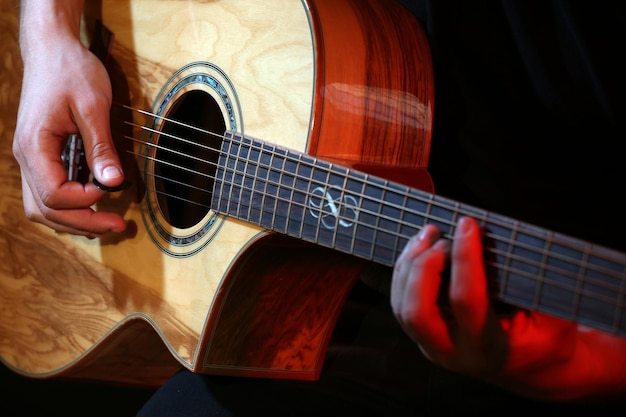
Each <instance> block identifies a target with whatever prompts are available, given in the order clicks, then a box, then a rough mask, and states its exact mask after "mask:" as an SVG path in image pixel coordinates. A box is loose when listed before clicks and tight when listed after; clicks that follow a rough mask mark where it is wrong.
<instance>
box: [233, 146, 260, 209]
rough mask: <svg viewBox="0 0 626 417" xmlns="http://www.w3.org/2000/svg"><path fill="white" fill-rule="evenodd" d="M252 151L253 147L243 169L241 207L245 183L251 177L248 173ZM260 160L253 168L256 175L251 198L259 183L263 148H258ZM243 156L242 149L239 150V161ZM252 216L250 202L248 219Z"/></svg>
mask: <svg viewBox="0 0 626 417" xmlns="http://www.w3.org/2000/svg"><path fill="white" fill-rule="evenodd" d="M252 151H253V149H248V157H247V158H246V160H245V161H244V169H243V178H242V179H241V191H240V192H239V208H240V209H241V206H242V205H243V204H242V203H243V201H244V191H245V184H246V182H247V181H246V180H247V179H248V177H250V175H249V174H248V168H249V167H250V160H251V159H252ZM258 151H259V153H258V155H259V156H258V160H257V162H258V163H257V164H256V165H255V166H254V167H253V169H254V170H255V175H252V185H251V186H250V199H251V200H252V195H253V194H254V193H255V189H256V185H257V178H258V177H259V168H260V166H261V149H259V150H258ZM240 156H241V150H240V151H239V154H238V155H237V161H238V162H239V159H240V158H239V157H240ZM235 166H237V164H235ZM251 217H252V204H250V205H249V206H248V217H247V218H248V219H250V218H251Z"/></svg>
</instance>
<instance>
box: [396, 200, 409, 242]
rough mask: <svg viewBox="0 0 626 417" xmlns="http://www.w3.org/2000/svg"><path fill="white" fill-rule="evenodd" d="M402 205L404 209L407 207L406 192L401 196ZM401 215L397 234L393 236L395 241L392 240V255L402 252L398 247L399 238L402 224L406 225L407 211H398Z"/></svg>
mask: <svg viewBox="0 0 626 417" xmlns="http://www.w3.org/2000/svg"><path fill="white" fill-rule="evenodd" d="M402 205H403V207H404V208H406V207H408V205H409V192H408V190H407V191H406V192H405V193H403V195H402ZM400 213H401V216H402V217H401V223H398V229H397V233H396V235H395V239H394V241H395V242H394V244H393V253H400V252H401V251H402V249H403V248H401V247H400V238H399V237H400V236H401V235H402V234H401V230H402V223H404V224H408V222H407V221H406V214H407V210H406V209H401V211H400ZM403 245H404V246H406V242H403Z"/></svg>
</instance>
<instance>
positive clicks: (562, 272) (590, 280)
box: [487, 248, 624, 291]
mask: <svg viewBox="0 0 626 417" xmlns="http://www.w3.org/2000/svg"><path fill="white" fill-rule="evenodd" d="M487 249H488V250H489V251H490V252H491V253H493V254H495V255H501V256H502V257H505V258H507V257H508V258H510V259H511V260H517V261H524V262H525V264H527V265H532V266H537V265H539V263H536V262H535V263H533V262H530V261H528V260H527V259H525V258H522V257H519V256H517V255H515V254H512V253H509V252H506V251H501V250H498V249H496V248H487ZM524 262H521V263H524ZM497 265H498V266H499V268H502V269H503V270H504V269H505V268H504V265H501V264H497ZM516 271H519V269H516ZM545 271H548V272H553V273H555V274H558V275H560V276H563V277H565V278H572V279H576V277H577V276H576V275H573V274H572V273H570V272H569V271H567V270H563V269H557V268H554V267H551V266H549V265H546V268H545ZM546 275H547V274H546V273H545V272H544V273H543V274H541V276H539V275H538V273H533V274H532V275H527V277H529V278H533V279H534V280H537V279H547V278H545V276H546ZM541 277H544V278H541ZM613 277H614V278H616V279H621V280H622V281H623V280H624V277H623V276H622V277H619V276H613ZM586 279H587V283H588V284H594V285H596V286H597V287H600V288H603V289H606V290H609V291H615V290H616V289H615V288H614V287H613V286H612V285H610V284H607V283H606V282H604V281H599V280H597V279H595V278H593V277H586Z"/></svg>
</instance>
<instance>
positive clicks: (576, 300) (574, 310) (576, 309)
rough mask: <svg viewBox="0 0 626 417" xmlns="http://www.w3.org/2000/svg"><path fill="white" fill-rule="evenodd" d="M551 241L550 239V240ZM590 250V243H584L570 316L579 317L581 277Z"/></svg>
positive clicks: (581, 290)
mask: <svg viewBox="0 0 626 417" xmlns="http://www.w3.org/2000/svg"><path fill="white" fill-rule="evenodd" d="M550 242H552V240H550ZM590 251H591V247H590V245H585V250H584V251H583V259H581V261H580V267H579V268H578V274H577V278H576V289H575V291H574V294H575V297H574V302H573V303H572V317H579V315H580V302H581V299H582V296H583V294H584V287H583V278H584V277H585V273H586V272H585V271H586V269H587V262H588V260H589V253H590Z"/></svg>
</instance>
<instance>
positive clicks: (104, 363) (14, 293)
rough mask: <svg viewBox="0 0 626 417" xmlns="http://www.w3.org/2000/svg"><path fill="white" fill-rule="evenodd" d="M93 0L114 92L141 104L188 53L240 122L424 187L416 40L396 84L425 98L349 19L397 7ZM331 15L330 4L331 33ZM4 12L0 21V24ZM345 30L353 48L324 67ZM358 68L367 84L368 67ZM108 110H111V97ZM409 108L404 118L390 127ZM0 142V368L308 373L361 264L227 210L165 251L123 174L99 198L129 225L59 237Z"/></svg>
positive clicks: (426, 136)
mask: <svg viewBox="0 0 626 417" xmlns="http://www.w3.org/2000/svg"><path fill="white" fill-rule="evenodd" d="M97 3H98V2H90V3H89V5H88V7H90V8H91V10H87V16H89V19H87V20H86V22H87V28H86V30H85V34H89V33H90V31H89V24H90V22H92V21H93V20H94V19H96V18H100V19H102V21H103V22H104V24H105V25H107V26H108V27H109V28H110V29H111V30H112V32H113V33H114V34H115V37H116V41H115V44H114V48H113V50H112V63H111V69H112V81H113V84H114V86H117V88H116V89H115V94H116V97H115V99H116V101H118V102H122V103H127V104H129V105H130V106H131V107H134V108H139V109H153V110H154V106H155V103H156V102H158V97H159V96H160V95H161V94H162V90H163V88H164V87H163V86H164V84H165V83H166V81H167V80H168V79H170V77H171V75H172V74H174V73H176V72H177V71H179V70H180V68H181V67H183V66H184V65H187V64H188V63H191V62H211V63H212V64H214V65H215V67H216V68H219V69H220V70H223V72H224V73H225V74H227V75H228V79H229V80H231V81H232V85H233V86H234V89H235V90H236V99H237V104H238V106H239V108H240V116H239V117H240V119H237V120H236V121H237V124H238V127H241V128H242V129H243V130H245V132H246V133H248V134H251V135H254V136H258V137H264V138H267V139H268V140H271V141H273V142H276V143H279V144H281V145H283V146H288V147H292V148H295V149H300V150H307V151H308V152H309V153H311V154H313V155H319V156H320V157H324V158H327V159H333V160H337V161H341V162H342V163H344V164H348V165H350V166H355V167H359V168H360V169H363V170H368V168H369V169H370V170H371V171H382V170H385V168H389V167H390V166H397V169H395V170H394V169H388V172H389V175H391V176H393V175H399V176H403V177H404V178H408V177H416V178H419V179H421V180H420V181H419V184H411V185H418V186H420V188H428V187H429V186H431V185H430V182H429V181H430V178H429V177H428V175H427V172H426V161H427V158H428V145H429V140H430V130H429V129H430V126H429V124H430V117H431V116H430V113H431V112H432V109H431V108H430V107H429V106H430V105H431V103H432V89H430V86H429V85H428V82H429V81H430V80H429V74H430V73H429V71H430V69H429V66H428V65H429V63H428V60H427V52H426V53H424V51H423V50H416V51H415V52H414V54H413V55H410V56H412V59H413V61H410V62H406V65H413V64H415V63H422V64H424V65H426V66H425V67H423V68H422V70H423V71H424V77H423V78H420V80H421V82H422V83H423V84H421V85H418V86H410V87H411V88H414V89H422V90H420V92H419V93H420V94H423V96H420V97H411V95H410V94H409V95H407V94H404V93H403V94H398V91H402V90H401V88H406V87H407V86H400V85H399V86H396V85H393V84H391V85H390V83H393V82H394V80H401V79H404V78H411V77H404V74H403V73H402V74H398V73H393V72H392V73H389V72H388V70H386V71H387V72H385V71H383V70H382V69H383V68H389V66H388V65H387V62H388V60H389V59H392V60H399V59H401V55H402V54H406V52H407V51H406V50H397V52H396V51H390V52H389V54H390V55H384V56H379V57H378V60H375V61H374V62H371V60H372V55H370V54H369V53H368V50H369V48H371V46H372V43H371V42H372V41H380V42H389V40H390V39H391V38H387V39H386V40H385V39H383V38H378V37H376V38H375V39H373V40H372V39H369V40H368V39H366V38H367V37H365V35H364V32H363V30H364V28H365V27H367V26H368V25H371V23H372V21H376V24H377V28H378V30H380V31H381V33H383V34H389V33H391V34H392V35H389V36H392V37H393V36H396V35H393V34H394V33H396V32H397V30H396V29H395V25H396V22H395V21H394V19H396V20H397V18H399V17H400V16H402V18H401V19H400V20H399V21H400V22H402V24H403V25H407V24H414V22H412V21H411V20H410V19H409V20H404V19H405V18H406V16H405V15H404V13H405V12H404V10H402V9H397V10H395V11H394V12H393V13H391V14H390V15H387V16H386V17H384V18H381V17H380V15H379V12H380V10H381V9H380V8H382V7H383V6H382V5H381V4H378V2H375V1H372V2H370V3H368V4H371V6H372V7H371V9H367V10H368V11H369V14H367V13H366V14H363V12H361V13H356V10H357V6H356V5H355V4H353V2H350V1H345V2H337V1H332V2H331V1H316V2H300V1H293V0H292V1H280V2H278V1H277V2H272V3H271V4H263V5H262V6H259V3H258V2H253V1H245V2H244V1H240V2H230V3H227V2H212V3H208V4H207V3H203V2H188V3H185V6H181V5H180V2H175V1H172V2H169V1H167V2H166V1H164V2H158V3H154V2H150V1H144V0H141V1H140V0H133V1H128V2H115V4H114V5H113V4H112V3H113V2H104V3H103V5H102V6H99V5H98V4H97ZM360 6H361V4H360V3H359V7H360ZM336 8H340V9H341V10H340V11H341V13H337V12H338V10H337V9H336ZM12 12H13V13H14V12H15V11H12ZM3 15H6V14H3ZM333 16H334V17H333ZM336 16H343V19H342V23H344V24H346V25H347V26H346V27H345V29H344V30H340V29H341V26H338V25H337V23H338V22H337V21H335V20H333V19H336ZM190 22H191V23H190ZM16 24H17V20H12V21H10V22H9V25H13V28H12V29H13V30H15V25H16ZM350 25H352V26H350ZM348 28H349V30H348ZM412 29H414V28H412ZM15 32H16V31H15ZM286 33H287V34H289V36H285V34H286ZM347 33H352V34H356V36H357V38H358V37H359V36H361V37H362V38H361V42H360V43H359V44H357V46H356V47H355V45H354V43H352V39H345V36H346V34H347ZM418 33H419V32H418ZM394 39H395V38H394ZM416 40H417V41H419V42H422V43H421V45H425V43H424V39H422V38H417V39H408V40H407V42H408V43H411V44H415V42H416ZM346 42H350V43H351V45H352V46H353V49H354V54H353V55H350V56H348V57H345V56H344V57H343V58H341V59H342V60H343V61H342V63H341V65H339V64H337V63H336V60H337V59H339V58H340V56H341V55H342V54H343V55H345V54H344V52H345V45H346ZM12 45H13V48H16V45H15V44H12ZM394 46H395V45H394ZM389 49H393V48H389ZM14 51H15V49H14ZM393 62H398V61H393ZM402 62H404V61H402ZM400 68H401V71H406V70H407V67H404V66H401V67H400ZM347 69H349V71H346V70H347ZM355 69H358V70H355ZM372 74H375V75H376V78H377V79H378V80H379V81H376V82H374V83H373V82H372V81H367V80H368V77H371V76H372ZM385 74H387V75H385ZM385 77H386V78H385ZM7 85H8V83H7ZM15 86H17V83H15ZM385 86H388V87H389V86H392V87H393V88H390V89H389V90H388V91H385ZM390 92H391V93H390ZM416 94H417V93H416ZM12 96H13V97H18V94H17V91H14V92H13V94H12ZM376 103H378V104H377V106H375V107H372V105H373V104H376ZM398 103H401V105H398ZM348 105H349V106H348ZM10 106H11V107H12V111H11V112H4V113H3V114H12V115H14V114H15V109H16V108H17V103H16V102H13V103H11V104H10ZM416 106H417V107H416ZM386 108H387V110H385V109H386ZM389 108H390V109H391V110H392V111H391V112H389V110H388V109H389ZM373 109H375V110H376V111H373ZM381 109H382V110H381ZM380 111H383V113H384V114H383V115H381V114H379V113H377V112H380ZM122 113H124V112H122ZM416 114H418V115H419V117H417V119H418V120H417V122H416V121H415V118H416V116H415V115H416ZM114 116H120V115H119V114H116V113H115V109H114ZM124 116H125V115H124V114H121V117H124ZM235 116H237V115H235ZM382 116H384V117H382ZM407 117H408V118H410V119H411V120H405V118H407ZM386 118H387V119H389V118H391V120H384V119H386ZM381 120H382V121H381ZM409 121H411V122H412V125H413V126H417V127H415V128H412V129H409V130H406V129H405V130H403V129H400V128H399V126H400V127H401V126H407V125H410V124H411V123H408V122H409ZM114 123H115V121H114ZM138 123H139V122H138ZM122 129H125V128H124V127H122ZM11 134H12V129H4V130H2V136H1V137H0V139H1V140H3V141H5V143H9V142H10V140H11V138H10V135H11ZM132 135H133V136H135V137H142V136H143V135H145V132H141V131H134V132H133V133H132ZM364 137H370V138H372V139H371V140H368V141H366V140H363V138H364ZM337 138H341V140H338V139H337ZM7 149H9V150H10V146H4V147H3V151H2V152H3V154H2V158H3V159H6V160H7V163H6V164H4V165H3V166H5V167H12V169H10V170H8V172H5V173H3V174H2V182H3V183H5V184H7V187H6V188H7V189H10V192H7V193H6V194H5V195H4V196H3V199H2V202H3V204H2V206H3V207H2V212H3V213H6V215H5V216H3V218H2V228H1V230H2V236H3V240H4V241H5V242H6V245H7V250H6V251H4V253H5V256H7V259H6V260H5V262H4V263H3V265H4V267H3V270H2V276H1V277H0V294H1V295H0V297H2V305H3V310H2V311H3V314H2V316H0V335H1V337H0V341H1V343H0V356H1V357H2V359H3V361H4V362H5V363H6V364H7V365H8V366H10V367H11V368H13V369H15V370H16V371H17V372H20V373H23V374H26V375H29V376H33V377H50V376H62V377H75V378H89V379H97V380H109V381H113V382H123V383H132V384H136V383H140V384H149V385H158V384H160V383H161V382H162V381H164V380H165V379H167V377H169V376H170V375H171V374H172V373H173V372H175V371H176V370H177V369H178V368H179V367H180V366H184V367H186V368H188V369H190V370H192V371H194V372H206V373H216V374H228V375H240V376H264V377H277V378H301V379H314V378H316V377H317V375H318V374H319V371H320V367H321V364H322V362H323V356H324V353H325V349H326V345H327V343H328V340H329V338H330V335H331V333H332V330H333V326H334V322H335V320H336V317H337V315H338V314H339V311H340V309H341V305H342V303H343V300H344V299H345V297H346V296H347V294H348V292H349V290H350V288H351V287H352V284H353V283H354V280H355V279H357V278H358V275H359V274H360V272H361V271H362V269H363V268H364V267H365V266H366V265H365V264H364V263H363V262H361V261H356V260H354V259H352V258H350V257H347V256H345V255H340V254H337V253H333V252H331V251H328V250H324V249H321V248H312V247H310V246H309V245H307V244H304V243H302V242H294V241H292V240H290V239H288V238H284V237H282V236H278V235H275V234H270V233H267V232H265V231H263V230H261V229H259V228H256V227H253V226H249V225H247V224H243V223H241V222H238V221H234V220H228V219H219V220H217V221H216V222H214V223H215V224H216V225H217V226H215V228H214V229H211V230H210V233H208V235H209V236H210V239H207V240H206V241H199V242H198V243H196V246H195V247H193V245H192V248H191V249H189V248H187V249H181V247H180V245H178V246H177V245H172V247H168V246H167V243H162V242H158V237H156V238H155V237H154V236H155V231H154V230H151V223H150V221H149V220H150V219H148V221H147V220H146V217H145V213H144V214H142V206H141V204H142V199H143V195H142V192H143V190H142V188H141V186H140V185H141V184H140V183H141V181H139V180H137V179H136V178H135V181H134V182H133V183H134V184H135V186H134V187H133V188H131V189H129V190H127V191H124V192H122V193H115V194H112V195H111V196H110V197H109V198H107V200H105V201H103V202H102V203H99V206H100V208H107V209H111V210H119V211H120V212H121V213H123V215H124V217H125V218H126V219H127V220H128V221H129V226H130V227H129V230H128V231H127V233H126V234H124V235H121V236H111V237H108V238H107V239H103V240H94V241H87V240H85V239H83V238H77V237H73V236H65V235H57V234H54V233H52V232H51V231H49V230H47V229H46V228H43V227H40V226H38V225H35V224H32V223H30V222H28V221H27V220H26V219H25V218H24V216H23V210H22V207H21V196H20V194H19V192H20V179H19V169H17V167H16V164H15V162H13V161H12V157H11V156H10V154H9V153H8V152H9V151H7ZM133 168H134V167H132V166H131V168H129V169H127V172H134V171H133ZM208 217H211V213H208V214H207V215H206V218H208ZM204 220H205V218H203V219H202V221H203V222H204ZM173 229H176V228H173ZM192 229H193V228H192ZM173 232H175V233H182V231H180V230H174V231H173ZM184 232H185V233H187V232H188V231H184ZM193 232H195V230H193ZM155 240H157V241H156V242H155ZM159 245H160V246H159ZM163 246H166V247H165V248H164V247H163ZM164 250H165V251H169V254H166V253H164ZM312 294H314V295H312Z"/></svg>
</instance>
